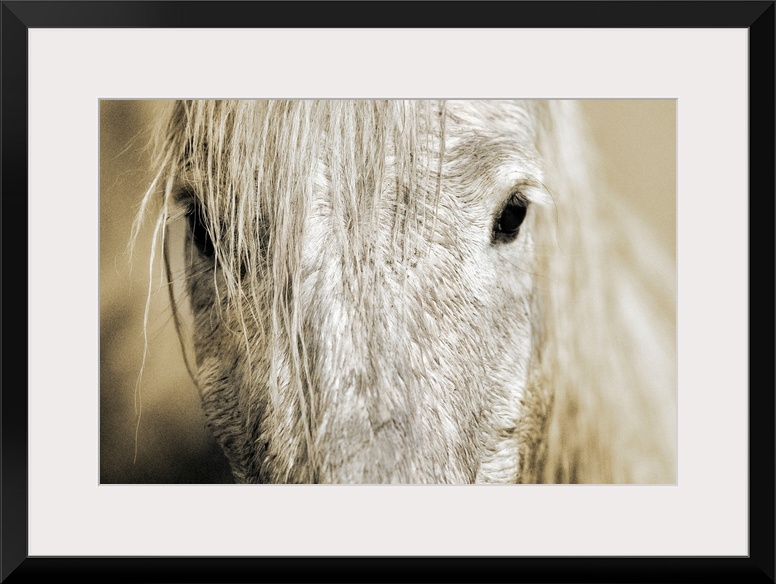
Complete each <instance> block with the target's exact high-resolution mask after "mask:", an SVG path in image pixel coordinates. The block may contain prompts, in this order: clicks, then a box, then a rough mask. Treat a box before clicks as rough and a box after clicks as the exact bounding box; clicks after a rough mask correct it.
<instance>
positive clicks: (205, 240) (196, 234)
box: [186, 205, 215, 258]
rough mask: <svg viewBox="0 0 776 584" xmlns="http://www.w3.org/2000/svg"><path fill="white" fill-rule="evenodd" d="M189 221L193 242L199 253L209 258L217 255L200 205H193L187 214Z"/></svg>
mask: <svg viewBox="0 0 776 584" xmlns="http://www.w3.org/2000/svg"><path fill="white" fill-rule="evenodd" d="M186 216H187V218H188V221H189V230H190V232H191V240H192V241H193V242H194V245H195V247H196V248H197V249H198V250H199V252H200V253H201V254H202V255H204V256H206V257H209V258H212V257H213V255H214V254H215V247H214V246H213V241H212V240H211V239H210V233H208V230H207V223H206V219H205V216H204V213H203V212H202V210H201V208H200V206H199V205H192V206H191V208H190V209H189V211H188V213H187V214H186Z"/></svg>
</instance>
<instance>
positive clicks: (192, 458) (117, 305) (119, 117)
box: [100, 100, 676, 483]
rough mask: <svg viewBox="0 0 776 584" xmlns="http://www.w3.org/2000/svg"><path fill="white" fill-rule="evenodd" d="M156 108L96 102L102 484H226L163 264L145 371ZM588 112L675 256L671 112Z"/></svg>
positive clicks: (608, 160) (609, 103) (616, 185)
mask: <svg viewBox="0 0 776 584" xmlns="http://www.w3.org/2000/svg"><path fill="white" fill-rule="evenodd" d="M158 105H159V103H158V102H155V101H129V100H122V101H116V100H103V101H101V102H100V482H101V483H230V482H233V481H232V478H231V473H230V471H229V467H228V465H227V463H226V460H225V458H224V456H223V454H222V453H221V450H220V448H219V446H218V445H217V444H216V442H215V440H214V439H213V438H212V437H211V436H210V434H209V433H208V430H207V428H206V427H205V419H204V416H203V414H202V412H201V409H200V405H199V397H198V396H197V392H196V389H195V388H194V386H193V384H192V382H191V379H190V378H189V375H188V373H187V371H186V367H185V364H184V361H183V357H182V352H181V347H180V343H179V341H178V337H177V334H176V332H175V326H174V324H173V322H172V316H171V313H170V308H169V304H168V297H167V291H166V289H165V288H164V287H161V286H160V282H161V281H163V279H162V278H161V277H160V276H161V272H160V269H161V263H160V262H159V261H157V263H156V264H155V272H154V285H153V290H152V292H153V293H152V297H151V304H150V307H149V318H148V331H147V334H148V352H147V355H146V361H145V365H143V352H144V337H143V315H144V311H145V304H146V298H147V294H148V286H149V269H148V258H149V257H150V254H151V237H152V231H153V221H147V222H146V224H145V225H144V226H143V229H142V230H141V232H140V235H139V238H138V242H137V245H136V247H135V250H134V253H133V254H132V257H130V255H129V253H128V243H129V240H130V234H131V229H132V222H133V220H134V217H135V215H136V213H137V211H138V209H139V205H140V202H141V199H142V197H143V194H144V193H145V191H146V189H147V188H148V186H149V184H150V182H151V179H152V177H151V175H150V169H151V159H150V151H149V147H148V146H149V140H150V137H151V127H152V124H153V121H154V116H155V112H156V111H157V108H158ZM582 108H583V111H584V114H585V116H586V118H587V122H588V125H589V129H590V133H591V136H592V138H593V139H594V141H595V142H596V146H597V147H598V150H599V152H600V154H601V160H602V161H603V167H602V169H601V171H602V173H603V175H604V177H605V179H606V180H607V181H608V183H609V187H611V190H612V192H614V193H616V194H617V195H618V196H621V197H622V198H623V200H624V201H626V202H627V203H628V204H629V205H631V207H632V208H633V209H634V210H635V211H636V212H637V213H638V214H639V215H640V216H641V217H643V219H644V222H645V224H646V225H647V226H648V227H649V228H650V229H651V230H652V231H653V232H654V233H655V235H656V236H657V237H658V238H659V240H660V242H661V243H662V244H663V245H664V246H665V248H666V250H667V251H668V252H669V253H670V254H672V255H674V256H675V253H676V101H675V100H585V101H583V102H582ZM141 367H142V368H143V374H142V378H141V377H140V372H141ZM138 382H139V383H138ZM138 387H139V392H140V396H141V398H142V415H141V417H140V422H139V424H138V417H137V413H136V389H137V388H138ZM136 435H137V443H136V439H135V437H136ZM136 451H137V452H136Z"/></svg>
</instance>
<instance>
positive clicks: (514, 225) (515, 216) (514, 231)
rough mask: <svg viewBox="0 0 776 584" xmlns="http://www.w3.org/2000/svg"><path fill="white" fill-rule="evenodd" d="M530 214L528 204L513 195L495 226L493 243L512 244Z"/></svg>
mask: <svg viewBox="0 0 776 584" xmlns="http://www.w3.org/2000/svg"><path fill="white" fill-rule="evenodd" d="M527 212H528V203H527V202H526V201H524V200H523V199H522V198H520V197H519V196H518V195H512V197H510V199H509V201H508V202H507V204H506V206H505V207H504V208H503V209H502V210H501V213H500V214H499V216H498V217H496V221H495V223H494V225H493V243H510V242H512V241H514V240H515V239H517V235H518V234H519V233H520V226H521V225H522V224H523V220H524V219H525V214H526V213H527Z"/></svg>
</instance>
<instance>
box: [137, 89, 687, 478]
mask: <svg viewBox="0 0 776 584" xmlns="http://www.w3.org/2000/svg"><path fill="white" fill-rule="evenodd" d="M589 144H590V141H589V139H588V138H587V137H586V136H585V135H584V133H583V128H582V126H581V125H580V120H579V117H578V115H577V111H576V108H575V103H574V102H568V101H448V102H440V101H365V100H356V101H311V100H302V101H274V100H273V101H262V100H259V101H247V100H237V101H224V100H213V101H181V102H175V103H170V105H169V108H168V110H167V112H166V114H165V115H164V116H163V117H162V119H161V120H160V125H159V132H158V144H157V174H156V180H155V182H154V184H153V186H152V187H151V188H150V189H149V191H148V193H147V195H146V197H145V199H144V203H143V208H142V209H141V213H140V216H139V217H138V222H137V224H136V225H138V226H139V224H140V221H141V220H142V218H143V217H144V216H146V215H148V214H149V213H151V212H152V208H157V209H158V222H157V229H156V235H155V238H156V241H158V242H161V244H162V245H163V247H164V249H165V261H166V262H169V259H170V255H171V254H173V253H178V250H177V249H175V250H174V249H171V248H170V246H169V245H168V242H169V237H168V229H169V227H168V226H169V225H172V224H175V223H176V222H181V221H185V222H186V224H187V226H188V229H187V244H186V246H185V249H184V250H182V251H183V253H184V254H185V262H186V275H185V282H186V284H185V289H186V291H187V296H188V302H187V303H184V302H183V300H182V299H181V298H179V297H175V295H172V296H171V299H172V307H173V312H174V314H175V315H176V324H177V326H178V329H179V333H180V334H181V335H182V336H183V338H184V340H185V341H186V342H189V341H190V344H191V346H192V347H193V359H190V360H189V362H190V364H191V366H190V371H191V374H192V377H193V379H194V380H195V382H196V385H197V387H198V389H199V391H200V395H201V399H202V405H203V409H204V412H205V414H206V418H207V420H208V425H209V427H210V428H211V430H212V432H213V433H214V435H215V437H216V438H217V440H218V441H219V443H220V444H221V446H222V447H223V450H224V452H225V453H226V456H227V458H228V460H229V463H230V465H231V468H232V471H233V473H234V476H235V479H236V480H237V481H238V482H275V483H278V482H297V483H299V482H301V483H318V482H340V483H343V482H344V483H389V482H392V483H472V482H481V483H493V482H524V483H526V482H532V483H535V482H588V483H589V482H594V483H626V482H639V483H667V482H673V481H674V480H675V471H676V469H675V464H676V452H675V450H676V444H675V440H676V435H675V432H676V429H675V422H676V396H675V392H676V378H675V366H676V361H675V337H674V331H675V329H674V326H675V308H674V296H673V293H674V284H673V281H674V274H673V272H672V267H671V262H670V261H668V260H667V259H665V258H663V257H662V256H661V255H660V253H659V251H658V248H657V247H656V246H654V245H653V244H651V243H650V240H649V235H648V234H647V233H646V231H645V230H644V229H643V228H642V227H641V226H640V224H639V222H638V221H637V220H636V219H635V218H634V217H633V216H632V215H631V214H629V213H628V211H627V210H626V209H625V208H623V207H622V205H621V204H619V203H618V202H617V201H616V200H615V199H614V198H612V197H608V196H607V195H606V191H605V189H603V187H602V186H601V184H600V181H598V179H597V178H596V177H595V174H594V170H593V169H592V168H591V166H590V162H591V159H592V157H591V156H590V146H589ZM168 274H169V269H168ZM187 309H188V310H190V314H191V317H192V326H191V327H190V329H191V330H188V328H189V327H185V326H183V325H182V324H181V323H182V321H181V319H180V314H181V312H182V311H184V310H187Z"/></svg>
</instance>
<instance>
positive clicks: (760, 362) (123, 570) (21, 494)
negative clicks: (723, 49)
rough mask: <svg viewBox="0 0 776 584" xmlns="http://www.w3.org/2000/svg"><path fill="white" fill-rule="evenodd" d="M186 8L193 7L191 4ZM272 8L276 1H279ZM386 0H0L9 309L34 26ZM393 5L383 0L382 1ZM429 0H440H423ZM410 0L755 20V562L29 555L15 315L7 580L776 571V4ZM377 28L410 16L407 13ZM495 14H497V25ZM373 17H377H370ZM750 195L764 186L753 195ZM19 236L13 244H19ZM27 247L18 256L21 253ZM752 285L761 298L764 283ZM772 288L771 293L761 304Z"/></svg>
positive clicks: (658, 578) (328, 14)
mask: <svg viewBox="0 0 776 584" xmlns="http://www.w3.org/2000/svg"><path fill="white" fill-rule="evenodd" d="M183 4H185V10H182V5H183ZM270 4H272V6H271V7H270V6H269V5H270ZM377 4H380V3H376V2H370V3H349V4H348V5H347V6H346V7H342V6H337V5H336V3H310V4H307V5H305V7H304V10H300V3H297V2H286V3H281V2H278V3H267V2H231V1H225V2H209V1H202V2H167V1H163V2H144V1H138V2H129V1H123V2H101V1H95V2H89V1H73V2H71V1H60V2H55V1H29V2H22V1H8V2H6V1H4V2H2V112H1V113H2V211H3V213H2V216H3V231H2V241H3V244H4V245H3V247H4V248H5V250H7V252H8V253H3V254H2V263H3V267H4V269H3V273H4V274H6V275H7V276H9V277H11V276H12V277H13V280H9V281H12V282H13V286H6V287H3V289H2V303H3V313H4V314H5V315H6V316H8V315H14V314H25V313H26V312H27V307H28V292H29V291H28V288H27V279H26V277H25V276H26V274H27V271H28V265H27V257H28V256H27V248H26V242H27V221H28V219H29V217H28V210H27V203H28V199H27V188H28V178H27V169H28V160H27V143H28V142H27V97H28V95H27V50H28V47H27V33H28V29H30V28H36V27H55V28H90V27H100V28H111V27H120V28H128V27H129V28H132V27H143V28H156V27H172V28H175V27H203V28H206V27H235V26H240V27H254V26H255V27H260V28H261V27H273V26H288V24H287V23H293V26H294V27H300V28H303V27H321V26H323V25H325V24H326V23H331V25H336V26H342V21H340V20H338V16H337V14H338V12H339V11H341V10H347V12H348V13H349V15H350V17H351V22H354V23H359V26H360V27H363V26H364V25H363V24H360V23H362V22H366V23H372V22H374V20H373V19H371V18H370V17H369V15H370V14H372V13H373V11H374V10H375V9H376V8H377V6H376V5H377ZM384 4H387V3H384ZM429 4H431V3H429ZM438 6H439V4H438V3H434V4H433V5H432V6H431V8H432V9H431V10H424V9H423V8H422V7H421V6H420V3H413V5H412V7H413V10H412V15H413V16H412V18H413V26H417V27H484V28H487V27H491V26H494V25H499V26H503V24H504V23H512V22H515V23H519V26H520V27H551V28H567V27H571V28H586V27H597V28H629V27H634V28H644V27H647V28H652V27H660V28H685V27H686V28H743V29H748V31H749V119H750V125H749V157H750V158H749V177H750V199H749V203H750V207H749V209H750V211H749V213H750V215H749V229H750V231H749V237H750V240H749V249H750V259H749V265H750V268H751V269H750V279H749V290H750V295H749V299H750V307H749V310H750V314H755V315H756V319H755V322H756V323H757V326H756V327H754V328H752V327H751V320H750V339H751V343H750V347H749V363H750V379H752V380H755V381H756V383H754V384H752V386H751V388H750V392H749V448H750V449H749V497H750V499H749V503H750V504H749V511H750V512H749V545H750V549H749V554H748V556H746V557H627V558H626V557H402V558H397V557H373V558H347V557H304V558H302V557H261V558H246V557H235V558H230V557H196V558H184V557H164V558H159V557H153V558H151V557H142V558H141V557H116V558H90V557H28V553H27V528H28V525H27V431H28V422H27V420H28V406H27V389H26V388H27V368H26V366H23V365H22V364H26V363H27V361H28V352H27V351H28V344H27V339H28V330H27V321H26V320H25V319H24V318H18V319H15V320H8V319H6V323H5V327H4V329H3V340H4V341H5V343H4V344H3V353H2V355H3V359H2V361H3V362H4V363H5V367H4V368H3V377H2V379H3V385H2V414H1V415H2V429H1V433H2V492H1V494H0V498H1V503H2V526H1V530H2V531H1V532H0V533H1V535H2V550H1V551H2V562H1V564H0V580H2V581H3V582H9V583H16V582H58V581H64V580H66V579H72V580H74V581H77V582H83V583H85V582H148V581H153V582H249V581H251V582H252V581H269V580H272V581H288V582H298V581H325V580H334V581H339V582H351V581H375V582H378V581H379V582H383V581H408V580H411V581H447V582H463V581H470V582H471V581H476V582H499V581H510V582H519V581H530V582H652V581H655V582H695V581H697V582H773V581H774V391H773V387H774V378H773V360H772V359H773V355H774V350H773V338H774V327H773V324H774V320H773V298H774V297H775V296H774V285H773V284H774V271H773V267H774V257H773V251H774V171H773V164H774V14H775V13H776V9H775V8H774V2H773V1H772V0H771V1H757V2H746V1H742V2H735V1H689V2H661V1H656V2H619V1H618V2H585V1H580V2H563V1H560V2H477V3H476V4H473V3H465V2H455V3H446V4H445V10H444V11H439V10H436V9H434V8H435V7H438ZM391 8H394V9H392V10H383V11H381V19H380V23H379V25H380V27H381V28H392V27H407V26H408V25H407V22H406V12H405V11H404V10H395V5H394V6H393V7H391ZM494 23H495V24H494ZM365 26H366V27H368V26H370V25H369V24H367V25H365ZM752 195H755V196H754V197H753V196H752ZM11 242H12V245H11ZM22 249H23V250H24V253H21V250H22ZM755 292H756V293H755ZM763 298H765V301H763Z"/></svg>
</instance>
